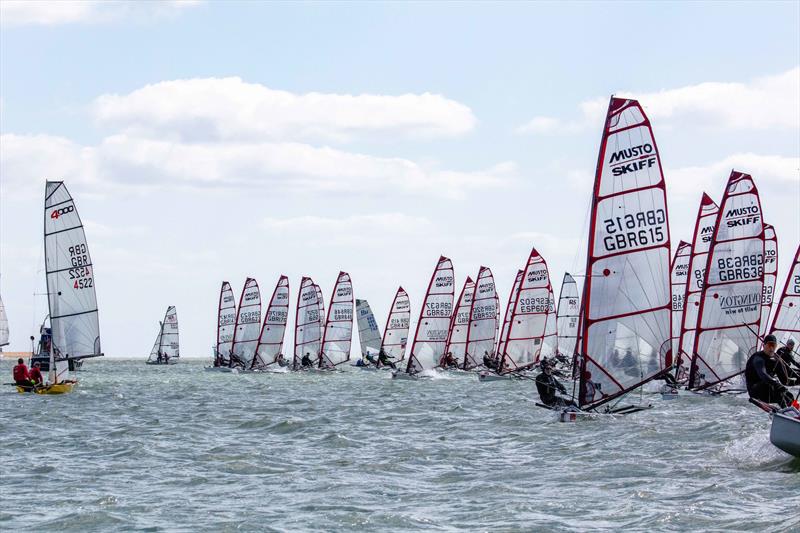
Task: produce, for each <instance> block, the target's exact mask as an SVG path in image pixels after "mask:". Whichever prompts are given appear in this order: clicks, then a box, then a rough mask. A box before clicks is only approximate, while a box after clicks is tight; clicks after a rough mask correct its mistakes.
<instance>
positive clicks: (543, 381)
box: [536, 359, 575, 407]
mask: <svg viewBox="0 0 800 533" xmlns="http://www.w3.org/2000/svg"><path fill="white" fill-rule="evenodd" d="M541 367H542V373H541V374H539V375H538V376H536V390H537V391H539V399H540V400H541V401H542V403H543V404H545V405H546V406H548V407H565V406H567V405H575V404H574V403H573V402H572V401H570V400H567V399H566V398H562V397H561V396H559V395H557V394H556V391H560V392H561V393H562V394H566V393H567V389H565V388H564V385H562V384H561V383H559V382H558V380H557V379H556V378H554V377H553V363H552V362H551V361H549V360H547V359H544V360H543V361H542V363H541Z"/></svg>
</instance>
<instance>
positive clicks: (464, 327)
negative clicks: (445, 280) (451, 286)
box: [436, 276, 475, 367]
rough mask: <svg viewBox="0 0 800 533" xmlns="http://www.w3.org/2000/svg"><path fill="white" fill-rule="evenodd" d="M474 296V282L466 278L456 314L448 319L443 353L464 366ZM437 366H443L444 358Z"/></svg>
mask: <svg viewBox="0 0 800 533" xmlns="http://www.w3.org/2000/svg"><path fill="white" fill-rule="evenodd" d="M474 294H475V282H474V281H472V278H470V277H469V276H467V279H466V280H465V281H464V286H463V287H462V288H461V294H460V295H459V296H458V302H457V303H456V312H455V313H453V316H451V317H450V328H449V330H448V333H447V342H445V345H444V353H445V354H448V353H449V354H452V356H453V359H454V360H455V361H456V362H458V363H459V365H458V366H460V367H463V366H464V354H465V353H466V351H467V332H468V331H469V310H470V308H471V307H472V297H473V296H474ZM436 365H437V366H444V356H442V357H441V358H440V360H439V361H437V363H436Z"/></svg>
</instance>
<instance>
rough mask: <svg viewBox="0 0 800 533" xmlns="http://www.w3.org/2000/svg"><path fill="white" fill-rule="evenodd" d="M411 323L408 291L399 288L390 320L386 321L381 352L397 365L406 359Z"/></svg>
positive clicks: (390, 313)
mask: <svg viewBox="0 0 800 533" xmlns="http://www.w3.org/2000/svg"><path fill="white" fill-rule="evenodd" d="M409 322H411V303H410V302H409V299H408V294H407V293H406V291H405V290H403V287H399V288H398V289H397V292H396V293H395V295H394V300H393V301H392V307H391V309H390V310H389V318H387V319H386V328H384V330H383V341H382V342H381V350H383V351H384V352H385V353H386V355H388V356H389V357H390V358H392V359H394V362H395V363H396V362H398V361H402V360H403V359H405V357H406V343H407V342H408V327H409Z"/></svg>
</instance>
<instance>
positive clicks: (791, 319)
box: [770, 246, 800, 345]
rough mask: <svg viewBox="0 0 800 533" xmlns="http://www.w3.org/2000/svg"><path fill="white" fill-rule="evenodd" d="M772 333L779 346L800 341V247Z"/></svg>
mask: <svg viewBox="0 0 800 533" xmlns="http://www.w3.org/2000/svg"><path fill="white" fill-rule="evenodd" d="M770 333H772V334H773V335H775V338H777V339H778V344H779V345H785V344H786V342H787V341H788V340H789V339H794V340H795V342H797V341H800V246H798V247H797V251H796V252H795V254H794V261H792V264H791V266H790V269H789V274H788V275H787V276H786V283H785V284H784V286H783V292H781V297H780V300H778V307H777V308H776V310H775V316H774V317H773V318H772V327H771V328H770Z"/></svg>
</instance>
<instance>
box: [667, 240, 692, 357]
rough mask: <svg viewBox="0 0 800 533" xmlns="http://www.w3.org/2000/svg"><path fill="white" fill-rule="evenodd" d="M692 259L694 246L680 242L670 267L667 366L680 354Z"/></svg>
mask: <svg viewBox="0 0 800 533" xmlns="http://www.w3.org/2000/svg"><path fill="white" fill-rule="evenodd" d="M691 259H692V245H691V244H689V243H688V242H684V241H680V242H679V243H678V248H677V250H675V257H673V258H672V265H671V266H670V281H671V283H672V348H671V350H672V352H671V355H670V360H669V361H667V364H668V365H670V364H672V362H673V361H677V360H678V353H679V352H680V340H681V327H682V324H683V309H684V305H683V299H684V298H685V297H686V284H687V282H688V280H689V263H690V262H691Z"/></svg>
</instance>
